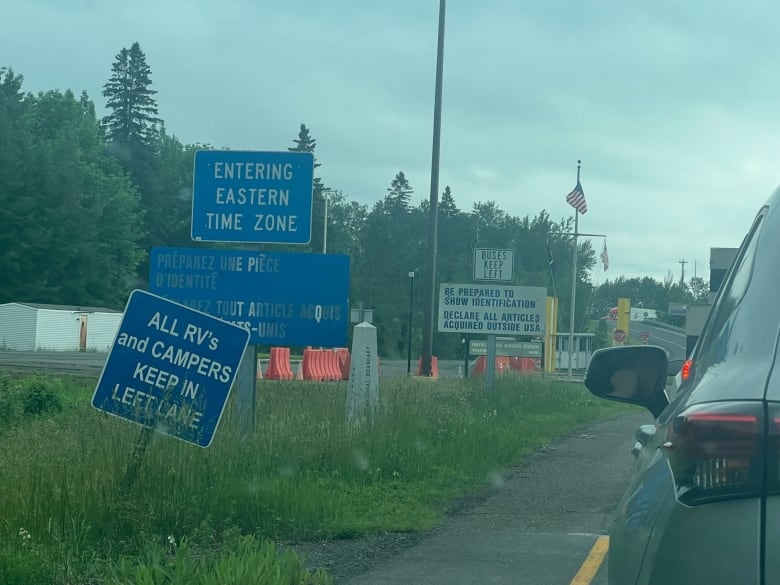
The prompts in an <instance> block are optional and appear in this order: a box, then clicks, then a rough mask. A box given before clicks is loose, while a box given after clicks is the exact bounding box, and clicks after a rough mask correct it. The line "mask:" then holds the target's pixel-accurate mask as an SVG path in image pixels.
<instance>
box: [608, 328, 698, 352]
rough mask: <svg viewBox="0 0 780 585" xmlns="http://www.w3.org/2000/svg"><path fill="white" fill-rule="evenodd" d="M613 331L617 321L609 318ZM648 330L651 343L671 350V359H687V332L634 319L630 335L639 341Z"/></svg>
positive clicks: (634, 340) (635, 340)
mask: <svg viewBox="0 0 780 585" xmlns="http://www.w3.org/2000/svg"><path fill="white" fill-rule="evenodd" d="M607 323H608V324H609V327H610V335H611V332H613V331H614V330H615V321H610V320H608V321H607ZM643 331H646V332H647V333H648V335H649V337H648V341H647V342H648V344H649V345H659V346H661V347H663V348H664V349H665V350H667V351H668V352H669V359H671V360H682V359H685V333H684V332H683V331H682V330H678V329H672V328H669V327H662V326H658V325H654V324H653V323H651V322H649V321H632V322H631V324H630V326H629V335H630V339H631V342H632V343H639V342H640V340H641V337H640V335H641V333H642V332H643Z"/></svg>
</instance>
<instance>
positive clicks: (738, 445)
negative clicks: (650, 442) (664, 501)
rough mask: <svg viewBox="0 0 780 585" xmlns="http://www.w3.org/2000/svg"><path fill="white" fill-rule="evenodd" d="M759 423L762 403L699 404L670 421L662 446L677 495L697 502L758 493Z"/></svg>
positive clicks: (761, 472)
mask: <svg viewBox="0 0 780 585" xmlns="http://www.w3.org/2000/svg"><path fill="white" fill-rule="evenodd" d="M779 418H780V417H779ZM763 421H764V411H763V406H762V403H761V402H721V403H707V404H699V405H696V406H693V407H691V408H689V409H687V410H686V411H684V412H683V413H681V414H679V415H678V416H676V417H675V418H674V420H672V421H670V424H669V427H668V429H667V435H666V442H665V443H664V448H665V449H666V452H667V454H668V458H669V465H670V466H671V469H672V474H673V475H674V481H675V485H676V488H677V499H678V500H679V501H680V502H682V503H684V504H688V505H696V504H702V503H705V502H709V501H713V500H721V499H729V498H743V497H755V496H758V495H760V493H761V487H762V482H763V477H764V461H765V459H764V457H763V452H762V444H763V441H762V437H763V428H764V424H763ZM778 429H780V426H779V427H778Z"/></svg>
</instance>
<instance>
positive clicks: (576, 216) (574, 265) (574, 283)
mask: <svg viewBox="0 0 780 585" xmlns="http://www.w3.org/2000/svg"><path fill="white" fill-rule="evenodd" d="M581 164H582V161H581V160H578V161H577V184H578V185H579V184H580V165H581ZM579 215H580V212H579V211H578V210H577V208H576V207H575V208H574V252H573V253H572V261H571V314H570V315H569V380H572V361H573V359H572V358H573V355H574V308H575V307H576V299H575V297H576V295H577V223H578V222H577V220H578V219H579Z"/></svg>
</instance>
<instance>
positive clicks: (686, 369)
mask: <svg viewBox="0 0 780 585" xmlns="http://www.w3.org/2000/svg"><path fill="white" fill-rule="evenodd" d="M692 367H693V360H685V362H683V365H682V369H681V370H680V377H681V378H682V381H683V382H685V381H686V380H687V379H688V376H690V375H691V368H692Z"/></svg>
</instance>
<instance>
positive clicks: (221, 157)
mask: <svg viewBox="0 0 780 585" xmlns="http://www.w3.org/2000/svg"><path fill="white" fill-rule="evenodd" d="M313 175H314V155H313V154H312V153H310V152H255V151H238V150H199V151H197V152H196V153H195V169H194V178H193V188H192V239H193V240H197V241H203V242H245V243H276V244H308V243H309V241H310V240H311V209H312V181H313Z"/></svg>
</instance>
